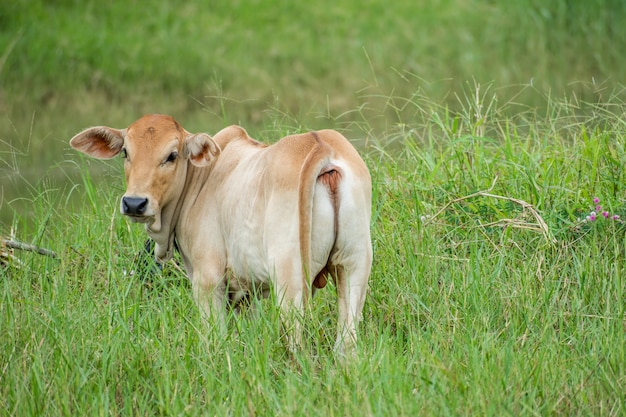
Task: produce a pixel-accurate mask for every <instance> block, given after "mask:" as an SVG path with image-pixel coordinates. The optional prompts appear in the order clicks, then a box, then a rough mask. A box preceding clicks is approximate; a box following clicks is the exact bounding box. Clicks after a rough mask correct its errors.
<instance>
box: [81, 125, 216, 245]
mask: <svg viewBox="0 0 626 417" xmlns="http://www.w3.org/2000/svg"><path fill="white" fill-rule="evenodd" d="M70 145H71V146H72V147H73V148H74V149H77V150H79V151H81V152H83V153H85V154H87V155H89V156H92V157H94V158H98V159H110V158H113V157H114V156H116V155H118V154H120V155H121V156H122V157H123V158H124V172H125V174H126V192H125V193H124V195H123V196H122V200H121V203H120V211H121V212H122V214H124V215H126V216H128V217H129V218H130V219H131V220H133V221H137V222H141V223H146V224H147V225H146V226H147V228H148V229H149V231H151V232H154V233H157V232H159V231H160V230H161V227H162V218H161V214H162V210H163V209H164V208H165V207H167V206H168V205H169V204H171V203H174V204H175V202H176V201H177V200H178V198H179V196H180V193H181V192H182V190H183V187H184V185H185V179H186V175H187V169H188V163H189V162H191V163H192V164H193V165H196V166H207V165H209V164H210V163H211V161H212V160H213V158H214V157H216V156H217V155H218V154H219V152H220V150H219V147H218V146H217V144H216V143H215V142H214V141H213V139H211V137H210V136H209V135H207V134H206V133H197V134H192V133H189V132H187V131H186V130H185V129H183V128H182V127H181V126H180V125H179V124H178V123H177V122H176V120H174V118H172V117H170V116H165V115H146V116H143V117H141V118H140V119H139V120H137V121H135V122H134V123H132V124H131V125H130V126H129V127H128V128H126V129H114V128H110V127H106V126H97V127H92V128H89V129H86V130H84V131H82V132H80V133H79V134H77V135H76V136H74V137H73V138H72V139H71V140H70Z"/></svg>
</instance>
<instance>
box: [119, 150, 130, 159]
mask: <svg viewBox="0 0 626 417" xmlns="http://www.w3.org/2000/svg"><path fill="white" fill-rule="evenodd" d="M120 156H121V157H122V158H124V159H126V158H128V154H127V153H126V148H122V150H121V151H120Z"/></svg>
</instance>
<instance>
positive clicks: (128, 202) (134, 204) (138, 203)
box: [122, 197, 148, 216]
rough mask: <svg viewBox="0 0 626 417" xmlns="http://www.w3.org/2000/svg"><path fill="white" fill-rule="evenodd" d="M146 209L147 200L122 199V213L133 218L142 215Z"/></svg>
mask: <svg viewBox="0 0 626 417" xmlns="http://www.w3.org/2000/svg"><path fill="white" fill-rule="evenodd" d="M146 208H148V199H147V198H144V197H123V198H122V212H123V214H130V215H135V216H140V215H143V214H144V213H145V212H146Z"/></svg>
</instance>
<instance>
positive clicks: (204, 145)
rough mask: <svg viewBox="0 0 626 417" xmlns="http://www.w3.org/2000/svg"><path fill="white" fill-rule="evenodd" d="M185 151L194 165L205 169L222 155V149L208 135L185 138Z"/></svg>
mask: <svg viewBox="0 0 626 417" xmlns="http://www.w3.org/2000/svg"><path fill="white" fill-rule="evenodd" d="M185 150H186V153H187V155H189V160H190V161H191V163H192V164H194V165H196V166H199V167H204V166H207V165H209V164H210V163H211V160H212V159H213V158H215V157H217V156H218V155H219V154H220V147H219V146H218V145H217V143H215V141H214V140H213V139H211V136H209V135H207V134H206V133H195V134H190V135H189V136H187V138H185Z"/></svg>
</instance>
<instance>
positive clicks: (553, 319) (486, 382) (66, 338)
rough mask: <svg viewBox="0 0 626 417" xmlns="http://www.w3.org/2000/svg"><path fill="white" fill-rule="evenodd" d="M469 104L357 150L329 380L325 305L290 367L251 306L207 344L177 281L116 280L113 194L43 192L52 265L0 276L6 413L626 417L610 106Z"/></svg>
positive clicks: (118, 188) (617, 124) (37, 263)
mask: <svg viewBox="0 0 626 417" xmlns="http://www.w3.org/2000/svg"><path fill="white" fill-rule="evenodd" d="M468 97H479V98H480V97H486V99H485V101H481V100H479V101H478V102H471V101H470V102H469V103H470V104H472V106H471V107H468V108H467V111H466V112H465V113H463V112H461V113H451V112H450V111H448V110H446V109H445V108H442V107H436V106H431V107H430V108H429V111H428V112H427V113H426V114H424V121H423V122H422V123H419V124H407V125H404V126H402V127H401V128H399V129H398V130H396V131H394V132H389V134H388V136H387V137H386V138H385V143H387V145H385V146H383V145H381V144H380V143H377V142H376V141H375V140H374V139H373V138H370V142H368V143H367V144H364V145H363V146H362V152H363V155H364V156H365V158H366V161H367V162H368V165H369V166H370V169H371V171H372V175H373V181H374V203H373V204H374V206H373V212H374V218H373V222H372V230H373V239H374V249H375V259H374V267H373V272H372V276H371V286H370V287H371V288H370V292H369V296H368V299H367V302H366V306H365V311H364V321H363V323H362V326H361V328H360V343H359V347H358V354H357V357H356V358H355V359H354V360H353V361H352V362H350V363H348V364H347V365H345V366H343V365H341V364H340V363H338V362H337V361H336V360H335V358H334V357H333V355H332V351H331V348H332V343H333V341H334V322H335V314H336V310H335V304H334V303H335V294H334V290H333V288H332V287H331V288H327V289H325V290H324V291H322V292H321V293H320V296H319V297H316V299H315V300H314V302H313V304H312V308H311V313H310V315H309V317H307V320H306V325H305V329H306V342H305V345H304V346H303V348H302V350H301V351H300V352H298V353H296V354H294V355H293V356H292V355H289V354H288V353H287V351H286V348H285V344H284V341H283V340H282V339H281V333H280V331H279V319H278V313H277V311H276V308H274V307H273V304H272V303H271V302H269V301H267V300H266V301H263V302H260V303H259V306H258V308H259V310H260V314H258V316H254V317H255V318H253V317H252V316H249V315H245V314H244V315H243V316H241V317H238V318H237V317H233V318H231V320H230V332H229V334H228V337H226V338H220V337H218V336H217V335H216V334H213V333H212V332H207V331H206V330H205V329H204V327H203V324H202V323H201V319H200V317H199V314H198V312H197V311H196V309H195V307H194V305H193V301H192V298H191V291H190V287H189V284H188V282H187V280H186V278H185V277H184V275H182V274H181V273H180V272H179V271H178V270H177V269H176V268H175V267H174V266H173V265H171V264H170V265H168V266H167V267H166V268H165V271H164V272H163V273H160V274H159V273H156V274H152V275H147V276H145V277H142V276H138V275H139V274H138V273H137V274H135V275H132V276H131V271H133V270H136V269H137V259H135V258H136V256H135V255H136V253H137V252H138V251H139V250H140V248H141V247H142V244H143V240H144V235H143V233H142V231H141V230H140V229H141V227H134V226H131V225H130V224H129V223H127V222H126V221H125V220H124V219H123V218H121V216H120V215H119V214H118V213H117V198H118V197H119V194H120V193H121V192H122V188H123V186H122V183H121V178H118V180H119V181H110V183H112V184H115V185H107V184H108V183H109V181H107V182H106V183H103V182H101V181H96V180H94V179H92V178H90V177H89V176H84V177H83V179H82V182H80V183H77V184H76V185H75V187H74V188H73V192H75V193H84V195H85V196H86V197H85V198H84V199H83V202H82V203H81V205H79V206H78V207H76V206H72V207H66V206H65V205H64V204H63V201H62V198H65V197H62V198H60V197H54V196H51V195H50V194H52V193H50V194H48V193H43V194H42V195H41V196H40V197H39V198H38V199H37V201H36V202H35V210H36V211H37V216H36V218H37V219H40V220H38V221H37V223H36V224H37V230H38V234H37V239H36V240H35V243H37V244H39V245H41V246H44V247H50V248H52V249H54V250H56V251H58V252H59V259H58V260H55V259H50V258H47V257H42V256H39V255H29V254H20V259H21V261H22V266H21V267H20V269H13V268H9V269H4V270H3V272H2V274H3V278H2V281H1V283H2V284H1V285H2V286H3V288H4V290H3V291H2V299H1V301H0V321H1V322H2V328H3V334H4V336H3V337H2V338H1V339H0V364H2V366H1V367H0V381H1V384H0V391H1V392H0V406H1V409H2V410H3V412H4V414H5V415H15V414H20V415H42V414H44V415H69V414H80V415H109V414H112V415H131V414H132V415H137V414H139V415H181V414H184V415H406V416H413V415H494V416H496V415H497V416H501V415H594V416H599V415H614V416H617V415H624V413H626V410H625V404H626V340H625V335H626V315H625V303H624V300H625V298H624V297H625V291H626V284H625V279H624V276H625V266H626V263H625V261H626V253H625V250H626V248H625V245H624V235H625V233H626V226H625V225H624V223H623V220H622V219H612V216H614V215H619V216H622V218H626V210H624V197H623V188H622V184H623V181H624V178H623V177H624V170H623V167H624V161H625V158H626V152H625V150H624V140H623V137H624V133H625V131H626V125H625V122H624V119H623V114H624V110H626V108H625V107H624V105H617V104H615V105H613V106H605V107H597V106H594V107H593V109H587V110H589V111H591V113H595V116H593V117H586V118H581V117H580V116H579V115H578V112H579V111H580V110H581V108H580V107H578V106H573V105H570V104H567V103H563V102H561V103H558V102H552V103H550V106H549V107H550V108H551V115H550V117H547V118H545V117H542V116H539V115H537V114H533V113H526V114H519V115H518V117H515V118H500V117H499V115H498V113H497V111H496V110H497V108H494V107H492V106H490V105H489V100H488V97H489V95H488V93H485V94H483V93H479V94H478V95H476V94H474V95H473V96H472V95H468ZM414 104H415V105H416V106H417V107H420V108H425V107H426V106H428V103H417V102H416V103H414ZM581 106H582V103H581ZM477 109H483V110H484V112H483V113H480V114H477V113H476V110H477ZM293 123H297V121H293ZM435 138H436V139H435ZM118 162H119V161H118ZM116 165H118V168H119V165H120V164H119V163H116ZM84 172H87V171H84ZM118 176H121V173H119V175H118ZM594 197H597V198H599V199H600V202H599V203H595V202H594V201H593V200H594ZM596 205H601V206H602V208H601V209H597V208H596V207H595V206H596ZM591 211H596V212H597V217H598V218H597V219H596V220H595V221H587V220H583V219H585V217H586V216H587V215H589V214H590V212H591ZM604 211H606V212H607V215H609V216H610V218H608V219H605V218H604V217H603V216H602V212H604Z"/></svg>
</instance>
